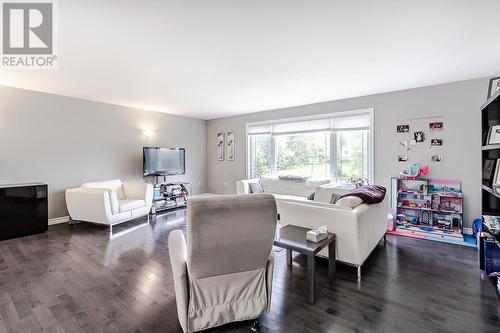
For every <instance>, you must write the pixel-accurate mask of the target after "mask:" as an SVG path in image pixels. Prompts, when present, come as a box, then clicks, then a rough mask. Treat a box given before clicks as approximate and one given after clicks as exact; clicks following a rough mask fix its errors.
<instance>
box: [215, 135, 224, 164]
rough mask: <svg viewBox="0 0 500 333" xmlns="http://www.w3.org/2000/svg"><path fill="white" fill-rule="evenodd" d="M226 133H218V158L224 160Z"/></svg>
mask: <svg viewBox="0 0 500 333" xmlns="http://www.w3.org/2000/svg"><path fill="white" fill-rule="evenodd" d="M224 146H225V134H224V133H217V160H218V161H224Z"/></svg>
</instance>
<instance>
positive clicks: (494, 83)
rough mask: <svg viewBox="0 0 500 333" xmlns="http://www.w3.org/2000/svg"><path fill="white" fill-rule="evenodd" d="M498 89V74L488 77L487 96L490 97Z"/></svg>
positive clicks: (499, 85) (499, 78) (499, 87)
mask: <svg viewBox="0 0 500 333" xmlns="http://www.w3.org/2000/svg"><path fill="white" fill-rule="evenodd" d="M499 89H500V76H497V77H494V78H491V79H490V83H489V85H488V98H487V99H490V97H491V96H493V95H494V94H495V93H496V92H497V91H498V90H499Z"/></svg>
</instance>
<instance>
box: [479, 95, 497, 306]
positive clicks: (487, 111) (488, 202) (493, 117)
mask: <svg viewBox="0 0 500 333" xmlns="http://www.w3.org/2000/svg"><path fill="white" fill-rule="evenodd" d="M496 125H500V91H497V92H496V93H495V94H493V95H492V96H491V97H490V98H489V99H488V100H487V101H486V103H484V104H483V106H482V107H481V134H482V147H481V153H482V170H483V169H484V166H485V162H486V161H487V160H494V161H495V164H494V165H495V167H494V168H493V173H492V176H491V178H490V181H489V182H485V181H484V180H483V184H482V187H481V189H482V190H481V211H482V215H483V216H485V215H490V216H499V217H500V191H497V189H496V188H495V187H494V186H493V182H494V181H495V179H494V178H495V177H494V176H495V168H496V167H500V165H499V166H497V162H496V161H497V160H498V159H500V144H488V136H489V133H490V128H491V127H492V126H496ZM499 164H500V163H499ZM499 190H500V189H499ZM479 239H480V242H479V254H480V257H479V261H480V262H479V266H480V268H481V269H484V266H485V261H487V260H488V259H486V256H484V254H485V253H484V252H485V250H484V246H485V242H489V243H490V246H491V244H492V242H494V243H496V244H497V246H498V247H499V250H500V243H499V236H498V235H492V234H491V233H490V232H489V230H488V228H487V227H486V225H485V223H483V232H482V235H481V237H480V238H479ZM486 239H487V240H486ZM490 249H491V247H490ZM490 281H491V282H492V285H493V287H494V289H495V293H496V294H497V296H499V293H498V290H499V288H500V283H498V281H497V278H490ZM499 300H500V297H499Z"/></svg>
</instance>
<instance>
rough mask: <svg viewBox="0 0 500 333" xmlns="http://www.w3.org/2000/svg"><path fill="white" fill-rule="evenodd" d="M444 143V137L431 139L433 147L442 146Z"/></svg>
mask: <svg viewBox="0 0 500 333" xmlns="http://www.w3.org/2000/svg"><path fill="white" fill-rule="evenodd" d="M442 145H443V139H431V147H440V146H442Z"/></svg>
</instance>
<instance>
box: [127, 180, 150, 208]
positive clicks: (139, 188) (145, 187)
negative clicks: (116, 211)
mask: <svg viewBox="0 0 500 333" xmlns="http://www.w3.org/2000/svg"><path fill="white" fill-rule="evenodd" d="M122 186H123V193H124V195H125V198H127V199H139V200H145V201H146V204H149V203H151V202H152V201H153V185H151V184H148V183H123V184H122Z"/></svg>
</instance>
